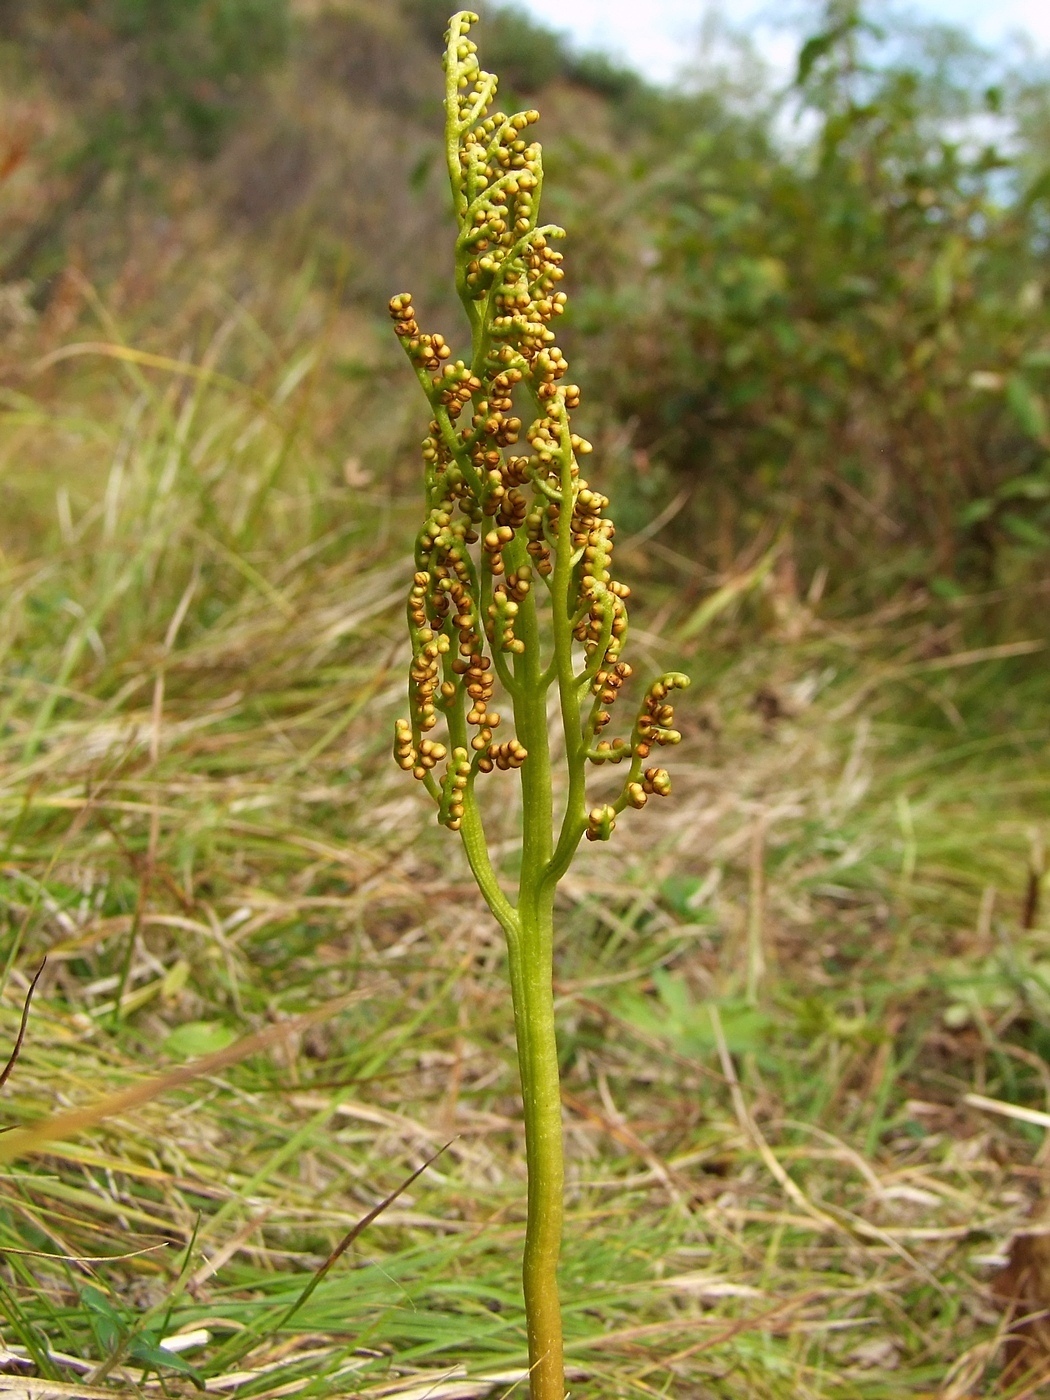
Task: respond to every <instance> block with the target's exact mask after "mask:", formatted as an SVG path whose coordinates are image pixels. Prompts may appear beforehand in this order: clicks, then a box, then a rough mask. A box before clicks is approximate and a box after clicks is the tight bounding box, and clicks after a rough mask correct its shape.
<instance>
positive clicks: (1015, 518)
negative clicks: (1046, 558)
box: [1003, 512, 1050, 549]
mask: <svg viewBox="0 0 1050 1400" xmlns="http://www.w3.org/2000/svg"><path fill="white" fill-rule="evenodd" d="M1003 528H1004V529H1005V530H1006V531H1008V532H1009V533H1010V534H1011V535H1013V537H1014V539H1015V540H1020V542H1021V543H1022V544H1030V545H1033V546H1034V547H1035V548H1036V549H1050V535H1048V534H1047V532H1046V531H1045V530H1043V529H1041V528H1040V526H1038V525H1036V524H1035V523H1034V521H1031V520H1026V519H1025V518H1024V516H1023V515H1014V514H1013V512H1011V513H1010V514H1009V515H1004V516H1003Z"/></svg>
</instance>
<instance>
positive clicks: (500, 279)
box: [390, 11, 686, 1400]
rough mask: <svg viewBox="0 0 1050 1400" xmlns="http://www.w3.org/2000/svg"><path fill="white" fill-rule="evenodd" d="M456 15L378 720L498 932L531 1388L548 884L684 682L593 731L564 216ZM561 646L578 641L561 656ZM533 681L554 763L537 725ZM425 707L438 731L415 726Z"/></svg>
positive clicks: (608, 644)
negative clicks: (404, 595)
mask: <svg viewBox="0 0 1050 1400" xmlns="http://www.w3.org/2000/svg"><path fill="white" fill-rule="evenodd" d="M476 22H477V16H476V15H473V14H471V13H470V12H469V11H462V12H461V13H459V14H457V15H454V16H453V18H452V20H451V22H450V24H449V31H448V36H447V37H448V49H447V52H446V59H445V66H446V86H445V112H446V132H445V151H446V159H447V163H448V172H449V180H450V183H451V186H452V195H453V205H454V209H455V214H456V221H457V228H458V236H457V239H456V251H455V262H456V267H455V275H456V289H457V291H458V293H459V296H460V299H461V301H462V303H463V306H464V308H465V311H466V315H467V321H468V325H469V328H470V335H471V346H470V354H469V356H466V357H464V358H463V359H460V360H455V361H452V352H451V349H450V347H449V346H448V345H446V343H445V341H444V339H443V337H441V336H440V335H426V334H424V333H422V332H421V331H420V328H419V326H418V324H417V322H416V316H415V310H414V308H413V306H412V299H411V297H410V296H409V295H408V294H407V293H402V294H401V295H399V296H396V297H394V299H393V300H392V302H391V303H390V311H391V315H392V316H393V318H394V321H395V329H396V331H397V334H398V336H399V337H400V338H401V342H402V344H403V345H404V347H405V350H406V351H407V353H408V356H409V359H410V361H411V363H412V366H413V369H414V370H415V373H416V376H417V378H418V379H419V382H420V385H421V386H422V388H423V391H424V393H425V395H426V398H427V402H428V404H429V406H430V410H431V414H432V419H431V423H430V429H429V434H428V436H427V438H426V440H425V441H424V443H423V459H424V466H425V473H424V476H425V483H426V508H427V513H426V518H425V520H424V522H423V525H422V527H421V529H420V533H419V535H418V537H417V541H416V550H415V562H416V573H415V576H414V578H413V582H412V587H411V590H410V592H409V597H408V623H409V633H410V635H411V638H412V666H411V671H410V680H409V705H410V710H411V715H410V718H409V719H407V720H399V721H398V724H397V732H396V736H395V743H394V752H395V757H396V758H397V761H398V763H399V764H400V765H401V767H402V768H405V769H406V770H410V771H411V772H412V773H413V774H414V776H415V777H416V778H418V779H419V780H420V781H421V782H422V784H423V786H424V787H425V789H426V791H427V792H428V793H429V795H430V796H431V797H432V798H433V799H434V801H435V802H436V804H437V807H438V819H439V821H440V822H442V823H443V824H444V825H445V826H447V827H449V828H450V829H451V830H453V831H458V832H459V834H460V838H461V840H462V842H463V847H464V850H465V852H466V856H467V861H468V863H469V865H470V869H471V872H472V874H473V876H474V879H475V880H476V882H477V885H478V888H479V890H480V891H481V893H482V895H483V896H484V899H485V901H486V903H487V904H488V907H489V909H490V910H491V911H492V914H493V915H494V917H495V918H496V919H497V920H498V922H499V923H500V925H501V927H502V928H503V930H504V933H505V934H506V938H507V951H508V965H509V974H510V983H511V991H512V997H513V1004H514V1024H515V1031H516V1036H517V1046H518V1065H519V1069H520V1074H521V1091H522V1101H523V1105H524V1116H525V1144H526V1155H527V1159H528V1173H529V1199H528V1224H527V1229H526V1238H525V1252H524V1263H523V1286H524V1294H525V1311H526V1318H527V1332H528V1342H529V1364H530V1392H531V1396H532V1400H564V1396H565V1374H564V1364H563V1358H562V1330H561V1313H560V1306H559V1302H558V1257H559V1252H560V1249H561V1235H562V1214H563V1205H562V1189H563V1181H564V1165H563V1157H562V1126H561V1090H560V1084H559V1074H558V1049H557V1039H556V1034H555V1019H554V993H553V972H554V968H553V959H554V907H555V896H556V891H557V887H558V882H559V881H560V880H561V878H562V877H563V876H564V875H565V873H566V871H567V870H568V869H569V866H570V864H571V862H572V859H573V856H574V855H575V853H576V851H577V849H578V847H579V843H580V840H581V838H582V837H583V836H585V835H586V836H588V837H589V838H591V839H592V840H607V839H608V838H609V837H610V836H611V835H612V831H613V827H614V826H615V824H616V816H617V814H618V813H619V812H621V811H623V810H624V808H625V807H627V806H632V807H642V806H644V805H645V803H646V802H647V801H648V798H649V796H650V795H651V794H654V793H655V794H658V795H660V796H663V795H666V793H667V792H668V791H669V788H670V781H669V779H668V777H667V774H666V773H665V772H664V770H663V769H658V768H645V766H644V765H645V760H646V759H647V758H648V757H649V754H650V751H651V748H652V746H653V745H654V744H667V743H674V742H675V741H676V740H677V738H678V737H679V736H678V734H677V732H676V731H675V730H673V729H672V728H671V727H670V725H671V722H672V712H671V706H670V704H669V703H667V696H668V694H669V692H670V691H671V690H674V689H676V688H678V687H680V686H681V685H684V684H685V683H686V682H685V677H683V676H665V677H663V678H662V679H661V680H659V681H657V682H655V683H654V684H653V685H652V686H651V687H650V690H649V692H648V694H647V695H646V697H645V700H644V703H643V705H642V709H641V711H640V713H639V715H638V718H637V720H636V722H635V725H634V730H633V733H632V736H631V741H630V747H628V746H627V745H626V744H625V743H624V742H623V741H622V740H617V741H615V743H613V744H610V743H609V742H608V741H606V740H603V739H601V738H600V735H601V731H602V730H603V729H604V728H605V726H606V725H608V724H609V722H610V720H611V718H612V716H611V707H612V706H613V705H614V703H615V702H616V700H617V698H618V695H619V692H620V689H621V687H622V686H623V685H624V683H625V682H626V681H627V679H628V678H629V677H630V674H631V669H630V667H629V666H628V665H627V664H626V663H625V662H623V661H621V660H620V654H621V650H622V647H623V643H624V639H625V637H626V632H627V612H626V608H625V606H624V600H625V599H626V597H627V595H628V591H629V590H628V589H627V588H625V587H624V586H623V585H622V584H619V583H617V582H615V581H614V580H613V578H612V575H611V573H610V566H611V561H612V549H613V536H614V533H615V531H614V529H613V525H612V522H611V520H610V519H609V518H608V516H607V514H606V509H607V507H608V504H609V502H608V500H607V499H606V498H605V497H604V496H603V495H601V494H600V493H599V492H597V491H595V490H593V489H592V488H590V487H589V486H588V484H587V482H586V481H585V480H584V479H583V477H582V476H581V474H580V467H579V459H580V458H581V457H583V456H586V454H587V453H589V452H590V450H591V449H590V444H589V443H587V442H585V441H583V439H582V438H579V437H577V436H576V435H575V434H574V433H573V432H572V430H571V426H570V412H571V410H573V409H575V408H576V407H577V406H578V405H579V402H580V390H579V389H578V388H577V387H576V386H575V385H572V384H565V383H564V382H563V380H564V376H565V373H566V371H567V369H568V365H567V363H566V361H565V358H564V356H563V355H562V353H561V351H560V350H559V349H558V347H557V344H556V340H555V335H554V332H553V330H552V329H551V325H552V322H553V321H554V320H555V319H556V318H557V317H558V316H560V315H561V313H562V311H563V310H564V307H565V301H566V298H565V294H564V293H563V292H561V291H559V290H558V288H559V283H560V282H561V279H562V270H561V261H562V259H561V255H560V254H559V253H557V252H555V251H554V249H553V248H552V247H551V244H552V243H553V242H554V241H556V240H557V239H559V238H561V237H562V236H563V234H562V231H561V229H558V228H555V227H553V226H540V224H539V205H540V195H541V192H542V188H543V163H542V154H541V151H540V147H539V145H538V144H537V143H536V142H534V141H531V140H530V138H529V135H528V131H529V128H530V127H531V126H532V125H533V124H534V123H535V122H536V121H537V120H538V118H539V114H538V113H537V112H531V111H530V112H519V113H517V114H515V115H513V116H507V115H505V114H504V113H496V114H494V115H492V116H490V115H489V114H488V109H489V106H490V104H491V102H492V100H493V99H494V97H495V93H496V79H495V78H494V77H493V76H491V75H490V74H487V73H484V72H482V71H481V69H480V67H479V65H478V61H477V57H476V53H477V50H476V47H475V45H474V44H473V42H472V41H471V40H470V38H469V31H470V28H471V26H472V25H473V24H474V23H476ZM518 398H520V399H523V400H525V401H526V402H527V404H528V411H529V412H531V414H532V415H533V419H532V423H531V426H530V427H529V428H528V430H527V433H526V438H527V442H528V455H527V456H515V455H514V454H513V452H512V450H511V449H512V448H513V447H514V445H515V444H516V443H517V442H518V440H519V435H520V432H521V428H522V424H521V422H520V420H518V419H517V418H515V417H514V416H513V411H514V406H515V402H516V401H517V399H518ZM540 580H542V582H543V584H544V585H545V587H544V588H542V589H541V588H538V587H537V583H538V581H540ZM578 646H582V648H583V650H584V653H585V656H586V660H585V662H584V664H583V667H582V669H579V670H578V669H577V667H578V666H579V662H578V660H577V659H576V658H577V656H578V652H577V647H578ZM497 681H498V682H499V684H500V686H501V687H502V690H503V693H504V696H505V698H506V699H508V700H509V701H510V709H511V715H512V718H513V728H514V736H513V737H512V738H506V739H504V738H503V737H502V735H503V729H502V728H501V726H502V723H503V719H504V716H503V715H501V714H499V713H498V712H497V711H495V710H494V709H493V708H492V703H493V700H494V698H495V693H496V683H497ZM552 687H553V688H555V689H556V694H557V714H558V723H559V725H560V728H561V735H560V742H559V743H558V745H557V751H558V752H559V753H561V754H562V755H563V771H561V772H560V773H558V774H556V773H555V772H554V769H553V765H552V758H551V754H552V746H551V741H550V735H549V732H548V704H547V701H548V695H549V693H550V692H551V690H552ZM587 694H590V695H591V696H592V697H593V698H592V702H591V704H590V705H589V706H587V707H586V708H587V714H586V717H585V716H584V709H585V704H586V702H585V696H586V695H587ZM441 720H443V721H444V732H445V739H446V740H447V743H446V742H442V741H440V740H435V739H433V738H431V737H430V736H431V733H432V731H433V730H434V729H435V728H436V726H437V725H438V724H439V722H440V721H441ZM628 754H630V757H631V764H630V770H629V773H628V777H627V780H626V781H625V782H624V783H623V785H622V787H621V791H620V793H619V796H618V797H617V798H616V799H615V801H614V802H606V803H605V804H603V805H601V806H598V807H595V808H592V809H591V810H590V811H588V809H587V766H588V764H589V763H592V762H593V763H595V764H598V765H602V764H605V763H607V762H610V761H611V762H614V763H618V762H619V761H620V760H621V759H622V758H625V757H627V755H628ZM442 765H443V777H441V778H440V779H439V778H438V776H437V774H438V772H439V770H440V769H441V767H442ZM497 768H498V769H503V770H517V772H518V776H519V781H520V786H521V864H520V870H519V874H518V879H517V889H516V891H515V892H514V897H513V898H512V897H511V895H510V894H508V893H507V890H506V889H505V887H504V883H503V882H501V879H500V875H499V872H498V870H497V869H496V867H495V866H494V864H493V862H492V858H491V855H490V852H489V846H488V843H487V840H486V834H485V826H484V821H483V816H482V807H481V803H480V802H479V799H478V790H477V788H478V784H479V783H483V781H484V775H486V774H488V773H491V772H492V771H493V769H497ZM504 805H505V803H504ZM556 832H557V834H555V833H556Z"/></svg>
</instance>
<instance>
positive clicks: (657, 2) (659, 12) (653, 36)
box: [518, 0, 1050, 82]
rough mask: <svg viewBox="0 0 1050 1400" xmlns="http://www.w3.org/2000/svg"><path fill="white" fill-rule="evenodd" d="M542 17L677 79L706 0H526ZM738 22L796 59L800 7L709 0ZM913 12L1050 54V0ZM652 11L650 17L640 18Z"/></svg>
mask: <svg viewBox="0 0 1050 1400" xmlns="http://www.w3.org/2000/svg"><path fill="white" fill-rule="evenodd" d="M518 3H519V4H521V5H522V6H523V8H525V9H526V10H528V11H529V13H530V14H532V15H533V16H534V17H535V18H536V19H539V20H543V21H544V22H545V23H546V24H549V25H550V26H551V27H552V28H555V29H559V30H562V31H563V32H566V33H568V34H570V35H571V36H572V38H573V40H574V41H575V42H576V43H577V44H578V45H579V46H581V47H584V48H589V49H591V48H597V49H604V50H606V51H607V52H610V53H612V54H614V55H616V56H617V57H619V58H621V59H626V60H628V61H630V62H631V63H632V64H633V66H635V67H642V68H644V69H645V70H646V71H647V72H648V73H649V74H650V75H651V76H652V77H653V78H655V79H656V80H657V81H661V82H663V81H669V80H671V79H672V78H673V77H674V76H675V74H676V73H677V72H678V71H679V69H680V68H681V67H682V65H683V62H684V61H686V60H687V59H688V57H689V53H690V50H691V48H692V47H694V45H695V36H696V34H697V32H698V29H699V22H700V21H699V18H698V17H699V16H700V15H701V14H702V13H703V10H704V8H705V5H704V0H518ZM709 7H710V8H712V9H714V10H715V11H716V12H720V13H722V14H724V15H725V16H726V17H727V18H728V19H730V20H732V22H733V23H734V24H735V25H741V24H742V23H745V22H746V23H747V24H749V25H752V26H754V32H755V37H756V38H757V39H758V40H759V41H760V45H761V47H762V49H763V50H764V51H766V52H767V54H768V55H769V57H770V59H771V60H772V61H773V62H774V63H775V64H776V65H777V66H778V67H780V66H785V65H789V64H790V61H791V60H790V55H792V54H793V53H794V51H795V48H796V43H795V41H793V40H789V38H788V36H787V35H786V34H785V33H784V31H783V28H782V27H778V26H777V25H776V24H775V23H773V22H772V16H774V15H777V14H783V13H785V12H788V13H790V11H791V10H792V9H795V8H797V7H796V6H794V5H793V4H792V3H791V0H787V3H786V4H785V3H783V0H777V2H776V3H773V2H772V0H728V3H726V0H709ZM908 8H909V10H910V11H911V12H913V13H915V14H917V15H921V16H928V17H930V18H932V19H940V20H947V21H949V22H950V23H954V24H957V25H959V26H961V27H964V28H966V29H969V30H970V31H971V32H972V33H973V34H975V35H976V37H978V38H979V39H982V40H985V41H991V42H994V41H996V40H1001V39H1004V38H1007V37H1008V36H1010V35H1011V34H1015V33H1018V32H1020V33H1025V34H1027V35H1028V36H1029V37H1030V38H1031V39H1033V40H1034V41H1035V43H1036V45H1037V47H1038V48H1039V49H1040V50H1041V51H1043V52H1050V0H912V3H911V4H910V5H909V6H908ZM642 14H644V15H645V17H646V18H645V21H644V22H643V21H642V20H641V19H640V18H639V16H640V15H642Z"/></svg>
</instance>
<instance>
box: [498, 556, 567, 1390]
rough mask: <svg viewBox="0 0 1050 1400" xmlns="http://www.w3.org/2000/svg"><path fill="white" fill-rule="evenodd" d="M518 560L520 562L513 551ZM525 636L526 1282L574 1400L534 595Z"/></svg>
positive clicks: (547, 1385)
mask: <svg viewBox="0 0 1050 1400" xmlns="http://www.w3.org/2000/svg"><path fill="white" fill-rule="evenodd" d="M509 562H512V563H513V552H512V553H511V556H510V560H509ZM517 632H518V635H519V636H520V637H521V639H522V641H523V642H524V643H525V651H524V652H523V653H522V655H521V656H520V657H518V658H517V662H516V666H515V680H516V682H517V687H518V690H517V693H516V694H515V695H514V697H513V699H514V723H515V727H516V728H517V732H518V736H519V738H520V739H521V741H522V743H523V744H524V745H525V748H526V749H527V750H528V757H527V758H526V760H525V762H524V764H523V765H522V768H521V795H522V860H521V877H520V881H519V886H518V926H519V929H520V938H519V939H512V940H509V950H510V960H511V988H512V992H513V997H514V1022H515V1030H516V1034H517V1042H518V1065H519V1068H520V1072H521V1094H522V1102H523V1104H524V1108H525V1154H526V1161H527V1165H528V1179H529V1188H528V1189H529V1203H528V1223H527V1226H526V1231H525V1256H524V1261H523V1264H522V1283H523V1286H524V1291H525V1316H526V1325H527V1329H528V1338H529V1366H530V1376H531V1396H532V1400H564V1396H565V1368H564V1362H563V1355H562V1330H561V1308H560V1304H559V1301H558V1256H559V1254H560V1252H561V1234H562V1216H563V1206H562V1190H563V1184H564V1176H565V1169H564V1160H563V1147H562V1124H561V1081H560V1076H559V1072H558V1046H557V1039H556V1035H555V1027H554V886H553V884H552V883H550V882H549V881H548V880H547V878H546V876H547V868H548V865H549V863H550V858H551V851H552V848H553V845H554V818H553V791H552V784H551V757H550V741H549V737H548V732H547V685H548V682H547V681H546V679H545V678H544V675H543V672H542V667H541V662H540V631H539V620H538V618H537V615H536V604H535V596H534V594H532V593H529V594H528V596H527V597H526V598H525V600H524V602H523V603H522V606H521V611H520V612H519V614H518V625H517Z"/></svg>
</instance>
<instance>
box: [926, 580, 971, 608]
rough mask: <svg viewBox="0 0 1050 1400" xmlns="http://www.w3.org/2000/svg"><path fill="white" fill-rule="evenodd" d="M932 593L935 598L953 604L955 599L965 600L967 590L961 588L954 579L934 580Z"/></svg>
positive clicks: (931, 585) (931, 588)
mask: <svg viewBox="0 0 1050 1400" xmlns="http://www.w3.org/2000/svg"><path fill="white" fill-rule="evenodd" d="M930 592H931V593H932V594H933V595H934V597H935V598H945V599H947V600H948V602H951V600H952V599H953V598H964V597H965V596H966V589H965V588H961V587H960V586H959V584H957V583H956V582H955V580H954V579H953V578H944V577H943V576H942V577H940V578H934V579H931V580H930Z"/></svg>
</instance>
